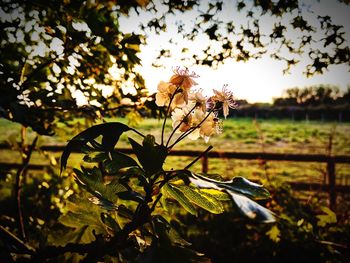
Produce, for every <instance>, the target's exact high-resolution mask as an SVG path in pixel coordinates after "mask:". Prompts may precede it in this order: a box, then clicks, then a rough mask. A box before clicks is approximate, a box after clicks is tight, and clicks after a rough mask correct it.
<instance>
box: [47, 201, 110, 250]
mask: <svg viewBox="0 0 350 263" xmlns="http://www.w3.org/2000/svg"><path fill="white" fill-rule="evenodd" d="M65 208H66V210H67V211H68V212H67V213H66V214H64V215H61V216H60V217H59V219H58V221H59V222H60V223H61V224H63V225H65V226H67V227H70V228H72V230H71V231H67V230H66V231H65V232H64V233H61V234H59V235H58V234H56V235H51V236H50V242H52V243H54V244H55V245H66V244H67V243H69V242H73V243H90V242H92V241H94V240H95V239H96V238H95V235H100V234H102V235H108V234H109V232H110V229H109V227H107V226H106V225H105V224H104V223H103V221H102V220H101V213H102V210H101V209H99V208H98V207H96V206H94V205H93V204H92V203H91V202H89V201H88V200H87V198H86V196H85V195H84V196H83V198H79V199H78V198H75V199H74V200H72V201H67V203H66V207H65Z"/></svg>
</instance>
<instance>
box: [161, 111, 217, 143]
mask: <svg viewBox="0 0 350 263" xmlns="http://www.w3.org/2000/svg"><path fill="white" fill-rule="evenodd" d="M213 111H214V110H210V111H209V112H208V114H207V116H205V118H203V120H202V121H201V122H200V123H199V124H198V125H197V126H195V127H192V128H190V129H189V130H188V131H186V132H185V133H183V134H182V135H181V136H180V137H179V138H177V139H176V141H175V142H174V143H173V144H172V145H170V146H169V147H168V150H171V149H172V148H173V147H174V146H175V145H176V144H178V143H179V142H180V141H182V140H183V139H184V138H185V137H186V136H188V135H190V134H191V133H192V132H193V131H194V130H196V129H198V128H199V127H200V126H201V125H202V124H203V122H205V120H206V119H208V117H209V115H210V114H211V113H212V112H213Z"/></svg>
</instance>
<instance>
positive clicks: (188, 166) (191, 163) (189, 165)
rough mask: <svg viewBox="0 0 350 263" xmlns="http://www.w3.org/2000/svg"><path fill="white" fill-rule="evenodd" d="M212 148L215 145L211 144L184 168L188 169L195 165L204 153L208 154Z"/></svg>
mask: <svg viewBox="0 0 350 263" xmlns="http://www.w3.org/2000/svg"><path fill="white" fill-rule="evenodd" d="M211 149H213V146H212V145H210V146H209V147H208V148H207V149H206V150H205V151H204V152H202V153H201V154H200V155H199V156H197V157H196V159H194V160H193V161H192V162H190V163H189V164H188V165H187V166H186V167H185V168H184V170H187V169H188V168H190V167H191V166H192V165H194V164H195V163H196V162H197V161H198V160H199V159H200V158H202V157H203V156H204V155H206V154H207V153H208V152H209V151H210V150H211Z"/></svg>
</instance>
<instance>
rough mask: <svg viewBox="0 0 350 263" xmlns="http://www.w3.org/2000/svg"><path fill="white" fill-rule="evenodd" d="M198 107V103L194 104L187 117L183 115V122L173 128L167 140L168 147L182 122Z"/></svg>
mask: <svg viewBox="0 0 350 263" xmlns="http://www.w3.org/2000/svg"><path fill="white" fill-rule="evenodd" d="M195 108H196V105H194V106H193V108H192V109H191V110H190V111H189V112H188V113H187V114H186V116H185V117H183V119H182V120H181V122H180V123H179V124H178V125H177V126H176V127H175V128H174V129H173V131H172V132H171V134H170V136H169V138H168V140H167V142H166V147H168V145H169V143H170V140H171V138H172V137H173V136H174V134H175V132H176V131H177V130H178V129H179V128H180V126H181V124H182V123H183V122H184V120H186V118H187V117H188V116H190V114H191V112H192V111H193V110H194V109H195Z"/></svg>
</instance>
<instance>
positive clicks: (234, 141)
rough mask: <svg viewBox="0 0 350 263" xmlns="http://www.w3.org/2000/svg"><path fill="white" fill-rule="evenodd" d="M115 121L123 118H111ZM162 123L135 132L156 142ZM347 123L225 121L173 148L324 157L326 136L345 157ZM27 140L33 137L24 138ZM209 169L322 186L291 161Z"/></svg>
mask: <svg viewBox="0 0 350 263" xmlns="http://www.w3.org/2000/svg"><path fill="white" fill-rule="evenodd" d="M110 121H121V122H124V123H126V122H127V120H126V119H113V120H110ZM74 126H75V127H79V126H81V127H83V121H82V120H77V121H76V125H74ZM161 126H162V123H161V121H159V120H156V119H145V120H144V121H143V122H142V123H141V124H140V125H139V126H138V127H136V128H137V129H138V130H139V131H141V132H142V133H143V134H149V133H151V134H153V135H155V137H156V138H157V140H158V141H159V138H160V134H161ZM0 129H1V133H0V142H4V141H12V142H14V141H15V140H17V141H18V140H19V139H20V138H19V134H20V133H19V131H20V126H19V125H18V124H14V123H11V122H8V121H6V120H3V119H0ZM170 132H171V123H168V124H167V127H166V133H165V134H166V138H167V136H168V135H169V134H170ZM75 134H76V131H74V132H72V131H69V130H66V129H63V128H60V129H59V130H58V133H57V135H56V136H53V137H47V136H41V137H40V140H39V144H41V145H43V144H55V143H65V142H66V141H67V140H68V139H69V138H71V137H73V136H74V135H75ZM348 134H350V123H330V122H291V121H288V120H259V121H258V122H254V121H253V120H252V119H229V120H225V121H224V130H223V133H222V134H220V135H216V136H215V137H212V138H211V139H210V141H209V143H207V144H206V143H205V142H204V141H203V140H202V139H199V140H196V141H191V140H189V139H185V140H183V141H182V142H181V143H179V144H178V145H177V146H176V147H175V148H174V149H175V150H176V149H187V150H205V149H206V148H207V147H208V146H209V145H212V146H213V147H214V149H213V150H214V151H236V152H256V151H259V152H260V151H264V152H277V153H308V154H326V153H327V151H328V150H327V149H328V144H329V139H330V136H331V135H332V136H333V141H332V153H333V154H334V155H341V154H344V155H350V138H349V136H348ZM128 136H131V137H133V138H135V139H137V140H140V137H139V136H138V135H136V134H123V135H122V136H121V138H120V141H119V144H118V145H117V146H119V147H129V145H128V139H127V137H128ZM28 137H33V134H32V133H30V134H29V136H28ZM45 154H46V157H43V155H42V154H38V153H36V154H35V155H34V156H33V159H32V163H48V162H49V161H50V159H51V160H52V157H55V158H56V160H57V161H58V159H59V154H55V155H54V154H51V153H45ZM0 160H1V161H7V162H11V161H12V162H13V160H18V161H20V155H19V154H18V153H15V152H14V151H1V152H0ZM191 160H192V159H191V158H190V157H169V158H168V159H167V161H166V163H165V168H166V169H171V168H174V169H176V168H182V167H184V166H185V165H186V164H188V163H190V162H191ZM78 163H79V156H77V155H75V156H73V158H72V160H70V164H71V165H77V164H78ZM336 168H337V181H338V183H342V184H345V183H347V184H349V182H350V165H340V164H339V165H337V167H336ZM209 169H210V172H211V173H218V174H221V175H223V176H224V177H227V178H230V177H232V176H235V175H240V176H245V177H248V178H251V179H256V180H265V179H272V178H279V179H281V180H283V181H303V182H323V180H324V174H325V172H326V167H325V164H322V163H321V164H317V163H295V162H294V163H293V162H268V163H267V165H266V166H265V165H263V164H261V163H260V162H259V161H258V160H249V161H248V160H247V161H244V160H233V159H210V160H209ZM193 170H196V171H200V170H201V163H200V162H198V163H196V164H195V166H194V167H193Z"/></svg>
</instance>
